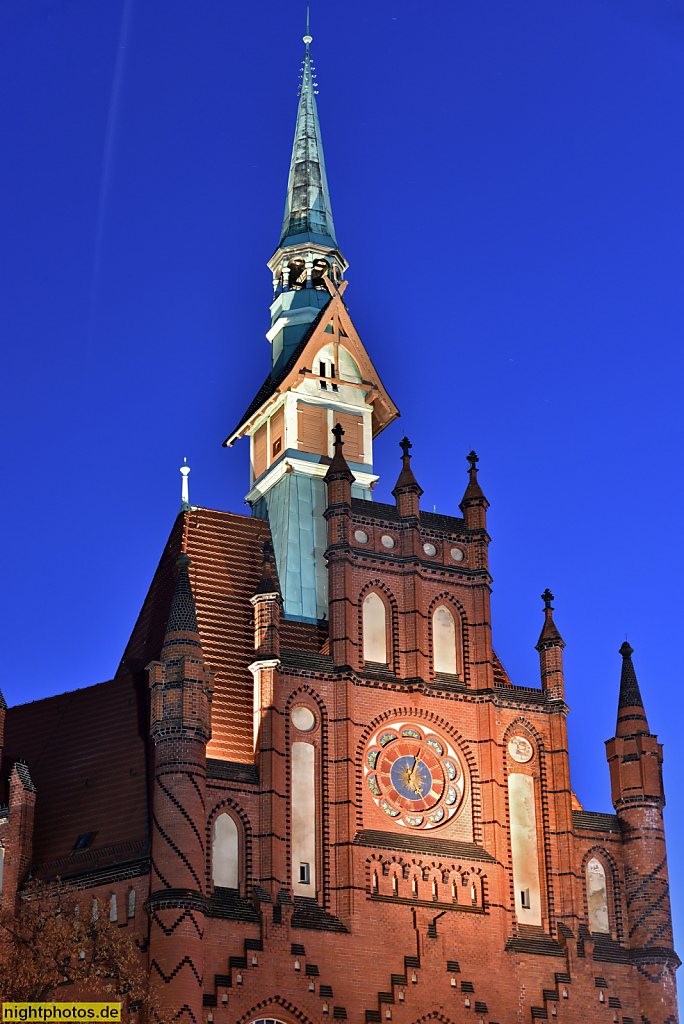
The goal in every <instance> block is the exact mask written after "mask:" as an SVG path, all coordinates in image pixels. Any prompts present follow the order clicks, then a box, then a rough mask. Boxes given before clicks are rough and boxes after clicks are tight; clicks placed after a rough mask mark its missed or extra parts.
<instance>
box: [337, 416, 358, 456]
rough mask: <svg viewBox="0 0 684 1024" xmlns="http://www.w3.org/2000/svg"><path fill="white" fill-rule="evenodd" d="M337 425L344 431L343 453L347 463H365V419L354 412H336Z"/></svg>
mask: <svg viewBox="0 0 684 1024" xmlns="http://www.w3.org/2000/svg"><path fill="white" fill-rule="evenodd" d="M335 423H340V424H341V425H342V429H343V430H344V437H343V438H342V440H343V441H344V448H343V449H342V452H343V454H344V457H345V459H346V460H347V462H363V417H362V416H355V415H354V413H352V412H336V413H335Z"/></svg>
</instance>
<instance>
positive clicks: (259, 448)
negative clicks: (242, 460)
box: [252, 423, 266, 480]
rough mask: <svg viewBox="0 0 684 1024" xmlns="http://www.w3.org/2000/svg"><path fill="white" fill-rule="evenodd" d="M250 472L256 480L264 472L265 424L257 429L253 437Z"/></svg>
mask: <svg viewBox="0 0 684 1024" xmlns="http://www.w3.org/2000/svg"><path fill="white" fill-rule="evenodd" d="M252 472H253V474H254V479H255V480H256V479H257V478H258V477H260V476H261V474H262V473H265V472H266V424H265V423H264V425H263V427H259V429H258V430H257V432H256V434H255V435H254V441H253V448H252Z"/></svg>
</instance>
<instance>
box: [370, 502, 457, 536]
mask: <svg viewBox="0 0 684 1024" xmlns="http://www.w3.org/2000/svg"><path fill="white" fill-rule="evenodd" d="M351 506H352V513H353V514H354V515H357V516H367V517H368V518H370V519H382V520H383V521H385V522H389V523H394V522H399V520H400V519H401V516H400V515H399V512H398V510H397V506H396V505H386V504H385V503H384V502H382V501H366V500H365V498H352V501H351ZM420 523H421V526H424V527H425V528H426V529H428V530H436V531H437V532H438V533H449V534H451V533H467V532H468V531H467V530H466V525H465V520H463V519H458V518H457V517H456V516H443V515H441V514H440V513H439V512H425V511H423V509H421V510H420Z"/></svg>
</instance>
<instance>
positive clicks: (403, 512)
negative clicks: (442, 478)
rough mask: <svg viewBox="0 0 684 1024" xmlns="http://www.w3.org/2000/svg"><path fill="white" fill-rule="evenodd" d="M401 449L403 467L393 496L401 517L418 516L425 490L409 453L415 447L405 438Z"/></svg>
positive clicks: (400, 444) (400, 443)
mask: <svg viewBox="0 0 684 1024" xmlns="http://www.w3.org/2000/svg"><path fill="white" fill-rule="evenodd" d="M399 447H400V448H401V453H402V454H401V461H402V463H403V465H402V467H401V473H400V474H399V479H398V480H397V482H396V484H395V485H394V490H393V491H392V494H393V495H394V497H395V498H396V501H397V508H398V509H399V515H400V516H417V515H419V513H420V509H419V503H418V502H419V498H420V496H421V494H422V493H423V488H422V487H421V486H420V484H419V483H418V481H417V480H416V478H415V476H414V474H413V470H412V469H411V456H410V454H409V452H410V451H411V448H412V447H413V445H412V444H411V442H410V441H409V439H408V437H404V438H402V440H401V441H400V442H399Z"/></svg>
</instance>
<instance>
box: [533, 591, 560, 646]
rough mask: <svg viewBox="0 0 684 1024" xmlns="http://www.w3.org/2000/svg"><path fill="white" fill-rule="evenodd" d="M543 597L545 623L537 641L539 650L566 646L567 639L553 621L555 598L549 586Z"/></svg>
mask: <svg viewBox="0 0 684 1024" xmlns="http://www.w3.org/2000/svg"><path fill="white" fill-rule="evenodd" d="M541 598H542V601H543V602H544V625H543V626H542V631H541V633H540V634H539V640H538V641H537V650H538V651H541V650H543V649H547V648H549V647H565V641H564V640H563V637H562V636H561V635H560V633H559V632H558V629H557V628H556V624H555V622H554V621H553V605H552V604H551V602H552V601H553V599H554V598H553V594H552V593H551V591H550V590H549V588H548V587H547V588H546V590H545V591H544V593H543V594H542V596H541Z"/></svg>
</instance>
